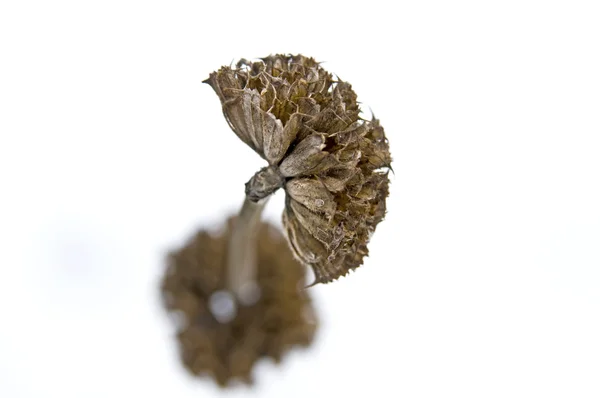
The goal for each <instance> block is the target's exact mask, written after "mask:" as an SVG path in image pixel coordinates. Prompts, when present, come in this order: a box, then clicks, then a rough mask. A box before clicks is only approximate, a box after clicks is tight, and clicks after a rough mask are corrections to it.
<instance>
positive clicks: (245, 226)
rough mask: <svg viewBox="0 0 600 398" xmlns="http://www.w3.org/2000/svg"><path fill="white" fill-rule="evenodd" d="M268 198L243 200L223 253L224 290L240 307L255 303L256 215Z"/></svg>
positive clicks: (258, 217)
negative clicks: (225, 273) (227, 291)
mask: <svg viewBox="0 0 600 398" xmlns="http://www.w3.org/2000/svg"><path fill="white" fill-rule="evenodd" d="M268 199H269V198H268V197H266V198H265V199H263V200H261V201H259V202H252V201H250V200H249V199H248V198H247V197H246V198H245V199H244V204H243V205H242V208H241V210H240V213H239V215H238V217H237V218H236V221H235V223H234V225H233V231H232V233H231V238H230V240H229V247H228V252H227V288H228V290H229V291H230V292H232V293H233V294H234V295H235V296H236V298H237V299H238V300H239V302H240V303H241V304H243V305H250V304H253V303H254V302H256V300H258V298H259V295H260V291H259V290H258V289H259V288H258V285H257V283H256V273H257V268H256V266H257V264H256V261H257V252H256V250H257V237H258V229H259V227H260V216H261V213H262V211H263V209H264V207H265V205H266V203H267V201H268Z"/></svg>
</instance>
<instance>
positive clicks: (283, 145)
mask: <svg viewBox="0 0 600 398" xmlns="http://www.w3.org/2000/svg"><path fill="white" fill-rule="evenodd" d="M206 82H207V83H208V84H210V86H211V87H212V88H213V89H214V90H215V92H216V93H217V95H218V96H219V99H220V100H221V103H222V106H223V113H224V115H225V119H226V120H227V122H228V123H229V125H230V127H231V129H232V130H233V131H234V132H235V134H236V135H237V136H238V137H239V138H240V139H241V140H242V141H243V142H245V143H246V144H247V145H248V146H250V147H251V148H252V149H253V150H254V151H256V152H257V153H258V154H259V155H260V156H261V157H263V158H264V159H265V160H266V161H267V162H268V164H269V166H268V167H266V168H265V169H263V170H261V171H259V173H257V175H256V176H255V177H253V179H251V180H250V181H249V183H248V184H247V186H246V193H247V195H248V197H249V198H250V199H251V200H259V199H260V198H261V197H264V196H267V195H269V194H271V193H272V192H273V191H274V190H276V189H278V188H283V189H284V190H285V192H286V199H285V210H284V213H283V225H284V228H285V231H286V235H287V239H288V243H289V245H290V247H291V248H292V251H293V253H294V255H295V257H296V258H297V259H298V260H299V261H300V262H302V263H303V264H305V265H309V266H311V267H312V268H313V271H314V273H315V277H316V279H315V283H326V282H330V281H332V280H334V279H337V278H338V277H340V276H342V275H345V274H346V273H348V271H349V270H351V269H355V268H357V267H358V266H360V265H361V264H362V263H363V258H364V257H365V256H366V255H367V254H368V248H367V244H368V242H369V239H370V237H371V235H372V234H373V232H374V231H375V228H376V226H377V224H378V223H379V222H380V221H381V220H382V219H383V217H384V215H385V212H386V198H387V196H388V184H389V178H388V170H389V169H390V164H391V161H392V159H391V156H390V152H389V146H388V141H387V138H386V136H385V133H384V130H383V128H382V127H381V125H380V124H379V121H378V120H377V119H375V118H373V119H372V120H365V119H363V118H361V117H360V108H359V105H358V103H357V101H356V98H357V96H356V94H355V93H354V91H353V90H352V87H351V86H350V84H348V83H347V82H343V81H340V80H334V78H333V76H332V75H331V74H330V73H328V72H327V71H325V70H324V69H323V68H322V67H321V66H320V64H319V63H318V62H316V61H315V60H314V59H312V58H309V57H305V56H302V55H274V56H269V57H267V58H263V59H261V60H259V61H256V62H249V61H246V60H242V61H240V62H239V63H238V64H237V66H236V67H235V68H231V67H222V68H221V69H219V70H218V71H216V72H213V73H211V74H210V77H209V78H208V79H207V80H206Z"/></svg>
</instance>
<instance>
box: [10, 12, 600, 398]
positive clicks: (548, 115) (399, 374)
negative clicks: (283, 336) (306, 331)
mask: <svg viewBox="0 0 600 398" xmlns="http://www.w3.org/2000/svg"><path fill="white" fill-rule="evenodd" d="M599 18H600V12H599V8H598V5H597V2H594V1H543V2H542V1H503V2H477V1H456V2H443V1H418V2H416V1H412V2H408V1H401V2H383V1H368V2H352V1H348V2H333V1H332V2H323V1H312V0H307V1H303V2H283V3H282V2H266V1H254V2H239V1H229V2H220V3H219V2H197V1H176V2H166V1H128V0H126V1H123V0H121V1H103V2H78V1H53V2H42V1H37V2H36V1H4V2H2V3H1V4H0V135H1V138H0V184H1V185H0V187H1V191H0V192H2V193H0V238H1V240H0V242H2V243H1V245H0V396H1V397H6V398H13V397H15V398H16V397H61V398H72V397H73V398H74V397H88V398H92V397H103V398H104V397H108V396H111V397H132V396H150V397H154V396H156V397H159V396H172V397H178V398H184V397H212V396H215V397H217V396H225V395H227V396H232V397H242V396H251V397H306V396H316V397H328V396H332V395H334V394H335V395H336V396H345V395H348V394H351V395H357V396H364V395H370V396H377V397H388V396H389V397H391V396H402V397H449V396H457V397H463V398H464V397H506V396H511V397H542V396H543V397H598V396H600V338H599V336H600V290H599V286H600V206H599V203H600V156H599V153H600V113H599V110H600V94H599V93H600V73H598V71H600V53H599V52H598V48H599V45H600V25H599V24H598V20H599ZM277 52H284V53H302V54H305V55H308V56H312V57H315V58H316V59H317V60H320V61H323V62H324V64H323V66H324V67H325V68H326V69H327V70H328V71H331V72H334V73H335V74H337V75H338V76H339V77H340V78H341V79H343V80H347V81H349V82H350V83H352V85H353V87H354V89H355V91H356V92H357V94H358V97H359V101H361V102H362V103H363V104H364V107H365V110H367V111H368V109H369V108H371V109H372V110H373V112H374V114H375V115H376V116H377V117H378V118H379V119H380V120H381V123H382V125H383V126H384V127H385V129H386V132H387V135H388V137H389V141H390V147H391V152H392V156H393V158H394V163H393V167H394V171H395V175H394V176H393V177H392V185H391V193H390V197H389V199H388V209H389V212H388V215H387V218H386V220H385V221H384V222H382V223H381V224H380V225H379V227H378V229H377V231H376V233H375V235H374V236H373V238H372V242H371V245H370V251H371V254H370V256H369V257H368V259H367V260H366V262H365V264H364V266H362V267H361V268H359V269H358V270H357V271H356V272H354V273H352V274H351V275H349V276H348V277H346V278H343V279H341V280H340V281H339V282H336V283H333V284H329V285H324V286H316V287H314V288H311V293H312V294H313V296H314V299H315V301H316V306H317V309H318V310H319V317H320V320H321V328H320V330H319V332H318V335H317V340H316V342H315V344H313V346H312V347H311V348H310V349H308V350H296V351H293V352H292V353H291V354H290V355H288V356H286V357H285V358H284V361H283V365H282V366H279V367H277V366H275V365H274V364H273V363H272V362H270V361H263V362H261V363H260V364H259V365H258V366H257V367H256V369H255V378H256V381H257V383H256V386H255V388H254V389H247V388H244V387H236V388H233V389H232V390H228V391H225V392H223V391H221V390H219V389H218V388H217V387H215V385H214V383H212V382H211V381H207V380H197V379H194V378H193V377H191V376H189V375H188V374H187V373H186V371H185V370H184V368H183V366H181V365H180V362H179V358H178V355H177V351H176V345H175V341H174V339H173V338H172V333H173V330H174V329H173V325H172V324H171V323H170V321H169V319H168V317H167V316H166V314H165V312H164V311H163V309H162V307H161V303H160V296H159V282H160V278H161V276H162V272H163V270H164V261H163V260H164V255H165V253H166V251H167V250H169V249H171V248H173V247H177V246H179V245H181V244H182V243H183V242H184V240H185V239H187V238H188V237H189V235H190V234H192V233H193V232H194V231H195V230H196V229H197V228H198V227H200V226H212V225H215V224H217V223H220V222H222V220H223V219H224V218H225V217H226V216H227V215H229V214H231V213H233V212H236V211H237V210H238V208H239V206H240V205H241V203H242V199H243V195H244V185H243V184H244V183H245V182H246V181H247V180H248V179H249V178H250V177H251V176H252V175H253V174H254V172H255V171H256V170H258V169H259V168H260V167H262V166H263V163H262V161H261V160H260V158H259V157H258V156H257V155H256V154H255V153H253V152H252V151H251V150H250V149H249V148H247V147H246V146H245V145H244V144H243V143H242V142H241V141H239V139H238V138H237V137H236V136H235V135H234V134H233V133H232V132H231V131H230V130H229V128H228V126H227V123H226V122H225V120H224V118H223V116H222V113H221V109H220V103H219V101H218V99H217V97H216V95H215V94H214V92H213V91H212V89H211V88H210V87H209V86H207V85H204V84H202V83H201V81H202V80H204V79H205V78H207V77H208V74H209V73H210V72H211V71H213V70H216V69H218V68H219V67H220V66H221V65H224V64H230V62H231V61H233V60H234V59H238V58H240V57H245V58H248V59H252V58H257V57H262V56H266V55H268V54H271V53H277ZM282 208H283V195H282V193H278V194H277V195H276V196H275V197H274V198H273V199H271V201H270V203H269V205H268V207H267V210H266V213H265V217H266V218H267V219H269V220H270V221H272V222H274V223H277V224H278V225H280V214H281V210H282Z"/></svg>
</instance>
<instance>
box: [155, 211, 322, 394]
mask: <svg viewBox="0 0 600 398" xmlns="http://www.w3.org/2000/svg"><path fill="white" fill-rule="evenodd" d="M235 221H236V218H230V219H229V220H228V222H227V224H226V225H225V228H224V230H223V231H222V232H221V233H220V234H218V235H214V234H210V233H209V232H207V231H205V230H200V231H199V232H198V233H197V234H196V235H195V236H193V237H192V239H190V240H189V241H188V242H187V243H186V244H185V245H184V246H183V247H182V248H180V249H178V250H175V251H173V252H171V253H170V254H169V256H168V268H167V270H166V272H165V275H164V279H163V281H162V293H163V301H164V304H165V306H166V308H167V309H168V310H170V311H173V312H179V313H180V314H181V315H183V321H184V322H181V323H180V325H179V330H178V333H177V339H178V341H179V347H180V354H181V358H182V361H183V363H184V365H185V367H186V368H187V369H188V370H189V371H190V372H191V373H192V374H194V375H210V376H212V377H213V378H214V379H215V380H216V381H217V383H218V384H219V385H221V386H226V385H227V384H228V383H229V382H230V381H231V380H233V379H238V380H241V381H244V382H247V383H251V382H252V377H251V373H252V368H253V365H254V364H255V363H256V361H257V360H258V359H260V358H261V357H271V358H273V359H275V360H276V361H279V360H280V359H281V358H282V355H283V354H284V353H285V352H287V351H288V350H289V349H290V348H292V347H293V346H296V345H299V346H307V345H309V344H310V343H311V342H312V340H313V337H314V333H315V330H316V327H317V324H316V323H317V321H316V317H315V313H314V309H313V307H312V303H311V300H310V297H309V296H308V294H307V292H306V290H304V289H302V287H303V286H304V283H305V281H304V268H303V267H302V266H301V265H300V264H299V263H298V262H297V261H296V260H295V259H294V257H293V255H292V253H291V251H290V250H289V248H288V245H287V242H286V241H285V238H284V237H283V235H282V234H281V233H280V232H279V231H278V230H277V229H276V228H275V227H274V226H272V225H269V224H267V223H263V222H261V223H260V224H259V225H258V228H257V235H258V239H257V244H258V246H257V250H256V256H257V267H258V268H257V275H256V282H257V284H258V287H259V289H260V298H259V299H258V301H256V302H255V303H254V304H252V305H248V306H240V307H238V309H237V311H238V312H237V314H236V315H235V316H234V317H232V318H231V319H228V320H227V321H223V320H222V319H219V317H218V316H216V315H218V314H215V313H214V311H213V309H212V308H211V301H212V300H213V299H214V298H215V296H217V295H218V294H220V293H223V292H226V291H227V290H226V289H227V286H226V285H227V278H226V275H225V274H226V273H227V266H226V264H227V260H228V259H227V253H228V244H229V242H230V239H231V236H232V232H233V229H234V228H235Z"/></svg>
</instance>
